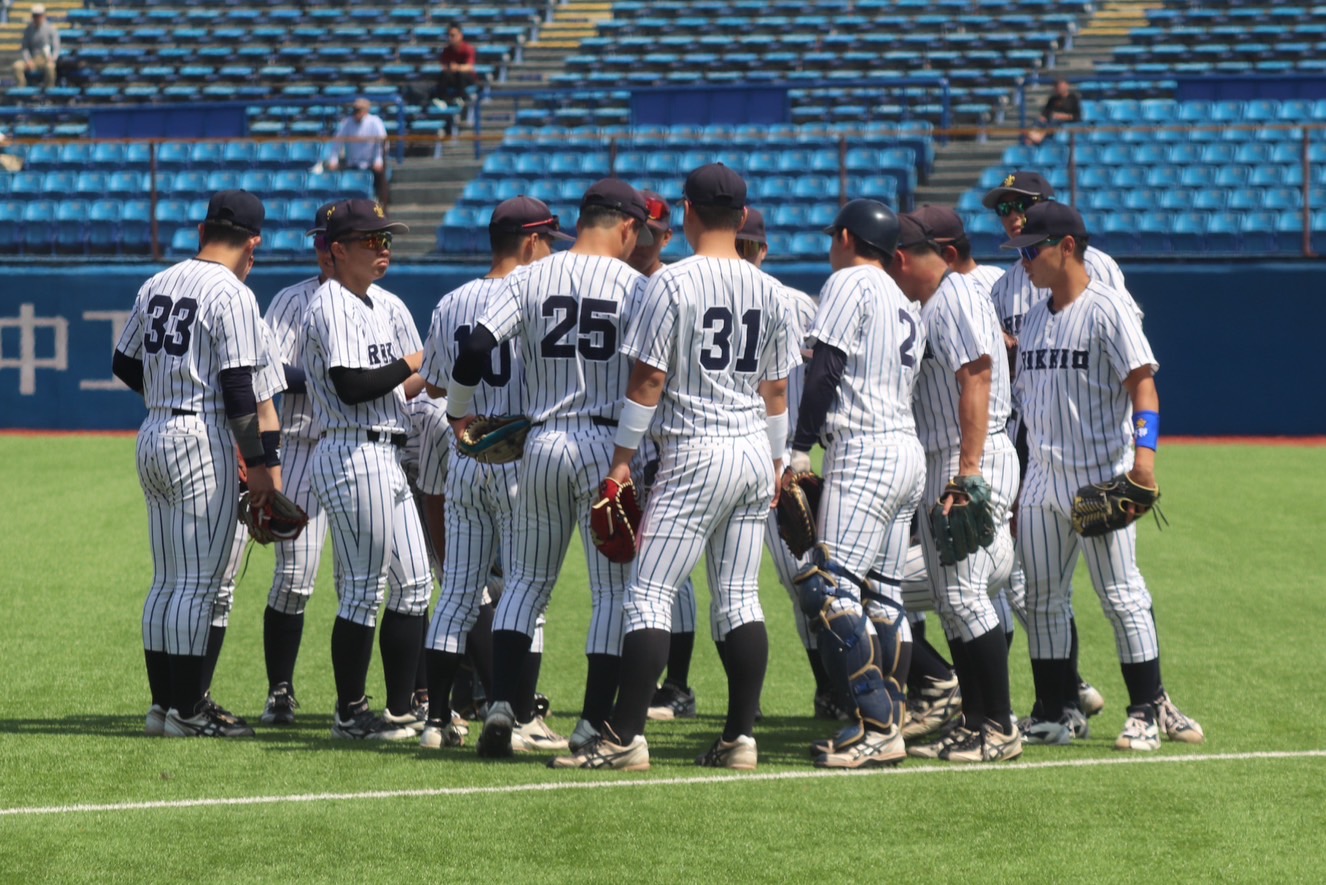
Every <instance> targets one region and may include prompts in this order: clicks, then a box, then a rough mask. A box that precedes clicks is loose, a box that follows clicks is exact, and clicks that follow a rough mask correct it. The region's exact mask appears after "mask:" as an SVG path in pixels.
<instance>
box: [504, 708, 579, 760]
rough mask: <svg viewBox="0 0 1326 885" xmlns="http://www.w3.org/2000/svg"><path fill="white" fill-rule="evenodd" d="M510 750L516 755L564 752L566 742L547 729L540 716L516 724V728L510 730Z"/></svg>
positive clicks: (546, 724)
mask: <svg viewBox="0 0 1326 885" xmlns="http://www.w3.org/2000/svg"><path fill="white" fill-rule="evenodd" d="M511 749H512V750H513V751H515V752H517V753H533V752H537V751H540V750H565V749H567V741H566V738H564V737H562V736H561V735H560V734H558V733H557V732H555V731H553V730H552V729H551V728H549V727H548V723H546V722H544V721H543V717H542V716H535V717H534V718H533V719H531V720H530V721H529V722H525V723H517V724H516V727H515V728H513V729H511Z"/></svg>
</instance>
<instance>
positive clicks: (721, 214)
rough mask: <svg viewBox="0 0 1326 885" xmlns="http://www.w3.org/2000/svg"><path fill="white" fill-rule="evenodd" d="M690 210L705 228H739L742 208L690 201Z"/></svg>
mask: <svg viewBox="0 0 1326 885" xmlns="http://www.w3.org/2000/svg"><path fill="white" fill-rule="evenodd" d="M691 211H692V212H694V213H695V217H696V218H698V219H700V224H702V225H704V229H705V230H741V220H742V211H743V210H742V209H741V208H740V207H738V208H736V209H733V208H732V207H731V206H715V205H712V204H709V203H691Z"/></svg>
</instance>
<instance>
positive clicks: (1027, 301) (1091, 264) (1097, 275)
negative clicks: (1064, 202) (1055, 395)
mask: <svg viewBox="0 0 1326 885" xmlns="http://www.w3.org/2000/svg"><path fill="white" fill-rule="evenodd" d="M1085 261H1086V265H1087V276H1088V277H1090V278H1091V279H1093V280H1099V281H1100V282H1102V283H1104V284H1105V286H1106V287H1107V288H1109V289H1111V290H1112V291H1114V292H1115V293H1117V295H1118V296H1120V297H1122V298H1123V299H1124V300H1125V301H1126V302H1128V303H1129V304H1131V305H1132V307H1133V310H1135V311H1136V312H1137V318H1138V319H1139V320H1140V319H1141V318H1142V308H1141V307H1139V306H1138V305H1137V302H1136V301H1135V300H1134V299H1133V296H1132V294H1131V293H1129V291H1128V288H1127V287H1126V286H1125V285H1124V280H1123V271H1122V270H1120V269H1119V265H1118V263H1117V262H1116V261H1115V260H1114V259H1113V258H1111V257H1110V256H1108V255H1106V254H1105V253H1104V252H1102V251H1100V250H1099V249H1097V248H1096V247H1095V246H1088V247H1087V252H1086V257H1085ZM1049 297H1050V290H1049V289H1038V288H1036V287H1035V286H1033V285H1032V284H1031V278H1030V277H1028V276H1027V269H1026V268H1025V267H1023V266H1022V262H1021V261H1019V262H1017V263H1015V264H1014V265H1013V266H1012V267H1010V268H1008V270H1007V271H1005V272H1004V273H1003V275H1002V276H1001V277H1000V278H999V280H997V281H996V282H995V284H994V285H993V286H992V287H991V289H990V298H991V299H992V300H993V301H994V305H995V311H996V312H997V313H998V314H999V322H1000V324H1001V325H1002V326H1003V329H1004V331H1005V332H1007V333H1008V334H1010V335H1012V336H1013V337H1015V338H1018V337H1021V328H1022V323H1023V320H1024V318H1025V316H1026V314H1027V311H1029V310H1031V309H1032V308H1033V307H1035V306H1036V305H1037V304H1040V303H1041V302H1042V301H1044V300H1045V299H1047V298H1049Z"/></svg>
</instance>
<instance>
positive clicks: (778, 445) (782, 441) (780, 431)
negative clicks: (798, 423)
mask: <svg viewBox="0 0 1326 885" xmlns="http://www.w3.org/2000/svg"><path fill="white" fill-rule="evenodd" d="M767 426H768V431H769V451H771V452H773V456H774V460H775V461H777V460H778V459H779V458H781V457H782V456H783V452H785V451H787V412H783V413H782V414H781V415H770V416H769V424H768V425H767Z"/></svg>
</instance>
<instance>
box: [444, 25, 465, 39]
mask: <svg viewBox="0 0 1326 885" xmlns="http://www.w3.org/2000/svg"><path fill="white" fill-rule="evenodd" d="M452 28H455V29H456V30H458V31H460V35H461V36H462V37H464V36H465V28H463V27H461V24H460V22H452V23H451V24H449V25H447V31H448V32H450V31H451V29H452Z"/></svg>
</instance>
